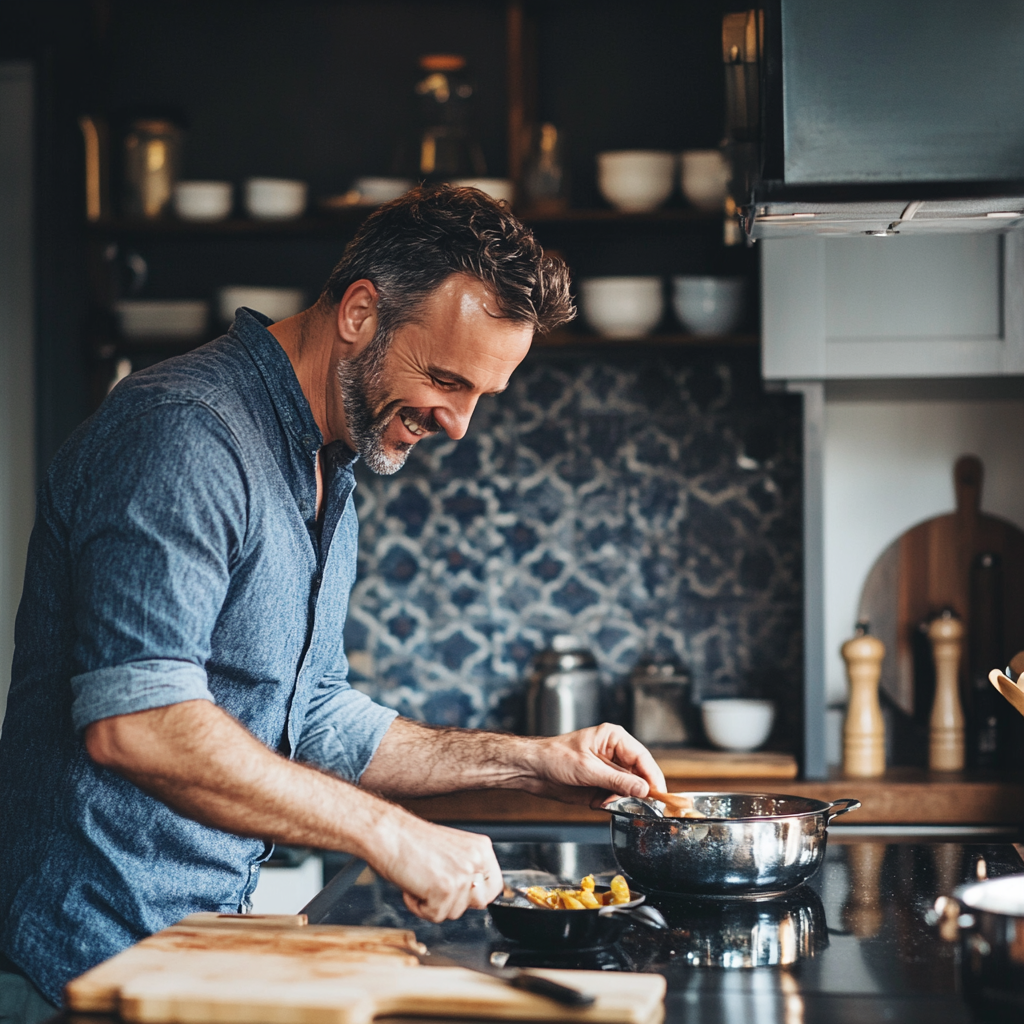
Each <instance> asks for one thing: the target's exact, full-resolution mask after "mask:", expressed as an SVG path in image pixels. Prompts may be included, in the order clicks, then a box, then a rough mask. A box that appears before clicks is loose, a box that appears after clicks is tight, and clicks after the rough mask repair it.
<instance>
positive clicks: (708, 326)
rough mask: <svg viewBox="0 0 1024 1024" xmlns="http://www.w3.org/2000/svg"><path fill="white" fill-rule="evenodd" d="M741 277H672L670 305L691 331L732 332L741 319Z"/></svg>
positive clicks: (743, 293) (743, 281) (743, 287)
mask: <svg viewBox="0 0 1024 1024" xmlns="http://www.w3.org/2000/svg"><path fill="white" fill-rule="evenodd" d="M746 289H747V282H746V278H743V277H673V278H672V308H673V309H674V310H675V313H676V316H677V317H678V318H679V322H680V323H681V324H682V325H683V326H684V327H685V328H686V329H687V330H688V331H691V332H692V333H694V334H703V335H714V334H731V333H732V332H733V331H735V330H736V328H737V327H739V325H740V322H741V321H742V319H743V305H744V299H745V297H746Z"/></svg>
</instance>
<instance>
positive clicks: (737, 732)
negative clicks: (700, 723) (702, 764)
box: [700, 699, 775, 751]
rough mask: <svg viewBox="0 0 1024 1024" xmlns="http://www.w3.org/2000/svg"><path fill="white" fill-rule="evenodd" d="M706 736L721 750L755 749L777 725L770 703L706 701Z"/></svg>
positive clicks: (704, 704)
mask: <svg viewBox="0 0 1024 1024" xmlns="http://www.w3.org/2000/svg"><path fill="white" fill-rule="evenodd" d="M700 713H701V717H702V718H703V720H704V733H705V735H706V736H707V738H708V739H709V740H710V741H711V744H712V746H715V747H718V748H719V750H735V751H745V750H756V749H757V748H758V747H759V746H761V744H762V743H764V741H765V740H767V739H768V735H769V733H770V732H771V731H772V725H773V723H774V722H775V704H774V703H773V702H772V701H770V700H736V699H720V700H706V701H704V703H703V704H701V706H700Z"/></svg>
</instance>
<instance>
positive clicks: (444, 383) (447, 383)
mask: <svg viewBox="0 0 1024 1024" xmlns="http://www.w3.org/2000/svg"><path fill="white" fill-rule="evenodd" d="M430 379H431V380H432V381H433V382H434V383H435V384H436V385H437V386H438V387H439V388H457V387H458V386H459V385H458V384H456V382H455V381H453V380H442V379H441V378H440V377H431V378H430Z"/></svg>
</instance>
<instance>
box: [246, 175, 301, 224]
mask: <svg viewBox="0 0 1024 1024" xmlns="http://www.w3.org/2000/svg"><path fill="white" fill-rule="evenodd" d="M308 191H309V186H308V185H307V184H306V183H305V182H304V181H293V180H292V179H290V178H247V179H246V182H245V209H246V211H247V212H248V214H249V216H250V217H255V218H256V220H291V219H293V218H295V217H301V216H302V214H303V212H304V211H305V209H306V196H307V193H308Z"/></svg>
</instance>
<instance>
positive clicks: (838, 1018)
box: [306, 835, 1024, 1024]
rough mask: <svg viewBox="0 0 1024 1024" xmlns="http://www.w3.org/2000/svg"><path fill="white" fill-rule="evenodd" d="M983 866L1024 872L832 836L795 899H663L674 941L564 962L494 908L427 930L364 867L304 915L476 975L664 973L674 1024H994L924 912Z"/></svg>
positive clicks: (948, 849)
mask: <svg viewBox="0 0 1024 1024" xmlns="http://www.w3.org/2000/svg"><path fill="white" fill-rule="evenodd" d="M495 850H496V852H497V855H498V860H499V862H500V863H501V866H502V869H503V870H504V871H506V872H508V871H514V870H522V869H539V870H543V871H548V872H551V873H552V874H554V875H560V876H562V877H563V878H565V879H579V878H580V877H581V876H582V875H583V874H585V873H588V872H594V873H596V874H600V873H602V872H606V873H611V872H613V871H614V870H615V864H614V861H613V860H612V854H611V847H610V845H609V844H606V843H555V842H548V843H540V842H536V843H532V842H515V843H496V844H495ZM982 859H984V861H985V863H986V869H987V873H988V876H989V877H995V876H997V875H1004V874H1013V873H1018V872H1020V871H1022V870H1024V863H1022V860H1021V857H1020V855H1019V854H1018V853H1017V851H1016V849H1015V848H1014V846H1013V845H1012V844H1011V843H1008V842H999V841H986V840H983V839H978V840H970V839H968V840H966V841H964V842H942V841H940V842H932V841H925V840H922V839H919V838H913V839H904V840H901V839H899V838H895V837H885V838H884V839H883V838H880V837H877V836H875V837H871V836H850V835H847V836H835V835H833V837H832V838H831V839H830V843H829V847H828V851H827V855H826V859H825V863H824V866H823V867H822V870H821V871H819V872H818V874H817V875H816V876H815V877H814V878H813V879H811V881H810V883H809V884H808V885H806V886H803V887H801V889H799V890H795V891H794V892H792V893H790V894H787V895H786V896H785V897H781V898H780V899H778V900H774V901H770V902H753V903H752V902H749V901H728V902H724V901H721V902H719V901H711V902H710V903H709V902H708V901H704V902H701V903H697V902H695V901H691V902H690V903H688V904H687V903H683V902H678V903H677V902H673V901H666V900H663V899H659V898H654V899H652V902H654V903H655V905H658V906H659V907H660V908H661V909H662V910H663V911H664V912H665V914H666V917H668V919H669V921H670V923H671V925H672V926H673V927H672V930H671V932H669V933H667V934H666V933H664V932H661V933H659V932H653V931H648V930H647V929H642V928H638V927H633V928H631V929H630V930H629V931H627V933H626V934H625V936H624V937H623V939H622V941H621V943H620V945H619V946H618V947H612V948H611V949H608V950H605V951H601V952H596V953H572V954H560V957H561V958H564V959H560V958H551V957H550V955H548V956H547V957H544V956H540V957H539V958H538V957H537V956H536V955H528V954H523V953H522V952H521V951H517V949H516V947H515V944H514V943H511V942H509V941H508V940H506V939H504V938H503V937H502V936H501V935H500V934H499V933H498V932H497V931H496V930H495V929H494V927H493V926H492V925H491V923H490V920H489V918H488V916H487V914H486V912H484V911H470V912H468V913H467V914H466V915H465V916H464V917H463V918H462V919H460V920H458V921H449V922H445V923H444V924H441V925H433V924H429V923H426V922H423V921H420V920H419V919H418V918H416V917H414V916H413V915H412V914H410V913H409V911H408V910H406V908H405V906H404V904H403V902H402V897H401V894H400V893H399V891H398V890H397V889H396V888H395V887H394V886H392V885H391V884H389V883H386V882H383V881H382V880H380V879H379V878H377V877H376V876H375V875H374V874H373V872H372V871H370V870H369V869H368V868H366V867H365V866H364V865H362V864H361V863H360V862H353V863H352V864H350V865H348V866H347V867H346V868H345V869H343V870H342V871H341V872H340V873H339V874H338V875H337V876H336V877H335V879H334V880H332V882H331V883H330V884H328V885H327V886H326V887H325V888H324V890H323V892H322V893H321V894H320V895H319V896H318V897H316V899H314V900H313V901H312V902H311V903H310V904H309V906H308V907H307V908H306V911H307V913H308V914H309V915H310V923H311V924H328V923H330V924H366V925H378V926H390V927H405V928H412V929H414V930H415V932H416V934H417V936H418V937H419V939H420V940H421V941H423V942H425V943H426V944H427V945H428V946H429V947H430V948H431V950H432V951H434V952H435V953H438V954H442V955H444V956H446V957H449V958H451V959H454V960H457V961H460V962H462V963H465V964H467V965H482V964H484V963H485V962H486V961H487V959H488V957H489V955H490V953H491V952H492V951H495V950H505V951H511V952H512V958H511V960H510V961H509V963H510V966H511V965H514V964H520V965H522V966H530V965H534V966H542V965H543V966H552V967H554V966H559V967H573V966H575V967H582V968H591V969H603V970H645V971H657V972H660V973H662V974H664V975H665V976H666V978H667V979H668V985H669V992H668V997H667V1005H666V1009H667V1016H666V1020H667V1021H669V1022H672V1024H683V1022H697V1021H700V1024H717V1022H729V1024H817V1022H823V1024H861V1022H864V1024H869V1022H870V1024H880V1022H885V1021H894V1022H899V1024H914V1022H918V1021H920V1022H922V1024H954V1022H955V1024H966V1022H968V1021H979V1020H986V1019H987V1018H986V1016H985V1015H984V1014H982V1015H975V1016H972V1012H971V1010H970V1009H969V1008H968V1006H967V1005H966V1003H965V1002H964V1001H963V999H962V998H961V996H960V995H959V993H958V988H959V963H958V957H959V950H958V947H957V946H956V945H950V944H947V943H945V942H943V941H942V940H941V939H940V938H939V937H938V935H937V934H936V931H935V929H934V928H932V927H930V926H929V925H928V924H926V922H925V920H924V915H925V912H926V911H927V910H928V909H929V908H930V907H931V906H932V904H933V903H934V901H935V898H936V896H938V895H940V894H943V893H947V894H948V893H949V892H951V891H952V889H953V888H954V887H955V886H956V885H959V884H960V883H961V882H964V881H967V880H969V879H973V878H974V877H976V873H977V870H978V867H977V865H978V862H979V861H980V860H982ZM780 921H785V922H786V923H784V924H782V925H781V926H780V925H779V922H780ZM719 947H721V948H719ZM712 950H714V952H713V953H712V952H711V951H712ZM751 950H753V951H754V952H753V954H751ZM709 955H712V956H713V957H714V958H716V959H718V960H719V962H722V961H725V962H734V963H741V962H742V961H743V960H744V959H746V958H749V956H751V955H754V956H755V957H760V958H762V959H764V960H766V961H767V962H768V963H769V964H774V966H759V967H753V968H751V967H733V968H729V967H722V966H719V967H707V966H694V964H693V961H694V960H698V961H699V960H700V959H701V957H704V956H709ZM780 961H792V962H790V963H788V965H787V966H781V965H780V964H779V962H780Z"/></svg>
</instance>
